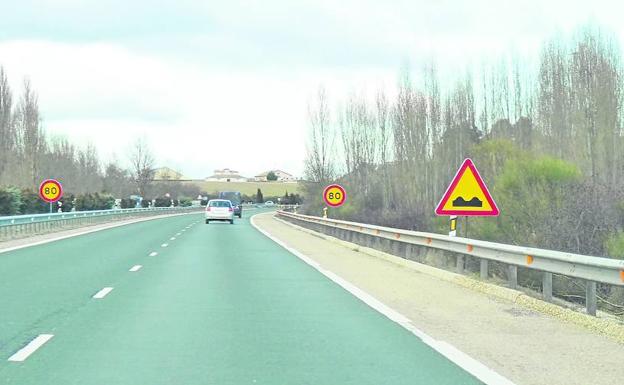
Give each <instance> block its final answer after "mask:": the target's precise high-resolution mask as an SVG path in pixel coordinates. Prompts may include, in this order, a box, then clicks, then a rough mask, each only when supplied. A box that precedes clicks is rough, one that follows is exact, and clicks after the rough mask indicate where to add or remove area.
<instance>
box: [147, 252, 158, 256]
mask: <svg viewBox="0 0 624 385" xmlns="http://www.w3.org/2000/svg"><path fill="white" fill-rule="evenodd" d="M157 255H158V253H157V252H155V251H152V252H151V253H150V254H149V256H150V257H155V256H157Z"/></svg>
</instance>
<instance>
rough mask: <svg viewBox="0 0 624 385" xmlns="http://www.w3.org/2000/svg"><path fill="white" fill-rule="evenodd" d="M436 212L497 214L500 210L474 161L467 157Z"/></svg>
mask: <svg viewBox="0 0 624 385" xmlns="http://www.w3.org/2000/svg"><path fill="white" fill-rule="evenodd" d="M435 212H436V214H437V215H462V216H496V215H498V213H499V210H498V207H497V206H496V203H495V202H494V199H492V196H491V195H490V192H489V191H488V189H487V187H486V186H485V183H484V182H483V179H482V178H481V175H479V172H478V171H477V168H476V167H475V165H474V163H472V160H470V159H466V160H464V162H463V163H462V165H461V167H460V168H459V170H458V171H457V174H456V175H455V178H453V181H452V182H451V184H450V186H449V187H448V189H447V190H446V192H445V193H444V196H443V197H442V199H441V200H440V203H439V204H438V207H437V208H436V210H435Z"/></svg>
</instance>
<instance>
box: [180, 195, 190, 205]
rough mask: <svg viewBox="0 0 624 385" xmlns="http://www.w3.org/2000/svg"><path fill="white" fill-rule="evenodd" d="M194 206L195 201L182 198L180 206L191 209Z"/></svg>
mask: <svg viewBox="0 0 624 385" xmlns="http://www.w3.org/2000/svg"><path fill="white" fill-rule="evenodd" d="M192 204H193V201H192V199H191V198H187V197H182V198H180V206H182V207H189V206H191V205H192Z"/></svg>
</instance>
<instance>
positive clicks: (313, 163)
mask: <svg viewBox="0 0 624 385" xmlns="http://www.w3.org/2000/svg"><path fill="white" fill-rule="evenodd" d="M308 116H309V119H310V137H309V140H308V144H307V146H306V147H307V148H306V150H307V154H306V160H305V174H306V178H307V179H308V180H309V181H310V182H324V181H329V180H331V179H332V178H333V177H334V175H335V162H333V159H332V157H333V155H334V154H333V151H334V139H335V134H334V131H333V130H332V128H331V125H330V118H329V108H328V106H327V97H326V94H325V89H324V88H322V87H321V88H320V89H319V91H318V99H317V104H316V106H311V105H310V106H308Z"/></svg>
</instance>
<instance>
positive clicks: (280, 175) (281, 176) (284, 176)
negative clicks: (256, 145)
mask: <svg viewBox="0 0 624 385" xmlns="http://www.w3.org/2000/svg"><path fill="white" fill-rule="evenodd" d="M271 171H273V173H274V174H275V175H276V176H277V181H278V182H296V181H297V178H295V177H294V176H293V175H292V174H289V173H287V172H286V171H282V170H269V171H265V172H263V173H260V174H258V175H256V176H255V177H254V180H255V181H256V182H266V181H267V175H269V173H270V172H271Z"/></svg>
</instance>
